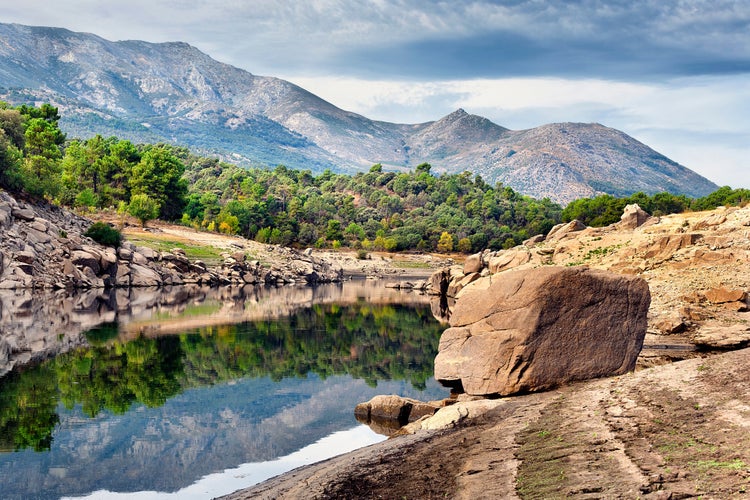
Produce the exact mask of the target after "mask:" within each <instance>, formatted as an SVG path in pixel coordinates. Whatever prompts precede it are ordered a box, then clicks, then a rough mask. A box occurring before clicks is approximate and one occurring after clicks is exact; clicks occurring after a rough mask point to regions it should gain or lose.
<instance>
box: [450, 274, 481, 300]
mask: <svg viewBox="0 0 750 500" xmlns="http://www.w3.org/2000/svg"><path fill="white" fill-rule="evenodd" d="M481 277H482V275H481V274H480V273H476V272H475V273H471V274H467V275H466V276H464V277H463V278H461V279H454V280H453V281H451V284H450V285H448V296H449V297H458V294H459V293H460V292H461V290H463V289H464V288H466V287H467V286H468V285H470V284H472V283H474V282H475V281H476V280H478V279H479V278H481Z"/></svg>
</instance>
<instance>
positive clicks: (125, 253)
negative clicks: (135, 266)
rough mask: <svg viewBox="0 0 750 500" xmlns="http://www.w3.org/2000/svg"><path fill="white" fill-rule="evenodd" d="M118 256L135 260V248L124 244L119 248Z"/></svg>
mask: <svg viewBox="0 0 750 500" xmlns="http://www.w3.org/2000/svg"><path fill="white" fill-rule="evenodd" d="M117 257H118V258H120V259H122V260H127V261H130V260H133V250H132V249H130V248H126V247H125V245H123V246H121V247H120V248H118V249H117Z"/></svg>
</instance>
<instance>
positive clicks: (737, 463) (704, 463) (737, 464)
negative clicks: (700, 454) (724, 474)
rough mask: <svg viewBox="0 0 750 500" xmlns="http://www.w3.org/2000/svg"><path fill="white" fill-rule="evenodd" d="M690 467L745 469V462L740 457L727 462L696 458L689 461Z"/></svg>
mask: <svg viewBox="0 0 750 500" xmlns="http://www.w3.org/2000/svg"><path fill="white" fill-rule="evenodd" d="M688 465H690V467H695V468H696V469H701V470H709V469H726V470H745V469H747V464H746V463H745V462H743V461H742V460H740V459H734V460H731V461H729V462H720V461H717V460H696V461H694V462H690V463H689V464H688Z"/></svg>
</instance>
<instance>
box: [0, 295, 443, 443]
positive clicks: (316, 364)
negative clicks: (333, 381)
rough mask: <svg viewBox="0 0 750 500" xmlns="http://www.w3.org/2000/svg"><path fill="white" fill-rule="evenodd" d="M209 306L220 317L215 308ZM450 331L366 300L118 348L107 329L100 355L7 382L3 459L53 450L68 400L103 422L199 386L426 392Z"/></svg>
mask: <svg viewBox="0 0 750 500" xmlns="http://www.w3.org/2000/svg"><path fill="white" fill-rule="evenodd" d="M200 307H201V308H205V309H206V310H208V311H213V309H212V308H213V306H212V305H210V304H205V305H202V306H200ZM198 312H199V311H198V310H197V309H189V310H188V311H187V314H188V315H193V314H197V313H198ZM202 312H205V311H202ZM441 331H442V327H441V325H440V324H439V323H438V322H437V321H435V319H434V318H433V317H432V315H431V313H430V311H429V308H428V307H421V308H411V307H405V306H399V305H381V306H375V305H371V304H368V303H365V302H364V301H362V302H360V303H358V304H355V305H352V306H339V305H316V306H314V307H312V308H309V309H305V310H303V311H300V312H299V313H297V314H296V315H294V316H290V317H287V318H282V319H278V320H273V321H271V320H269V321H255V322H248V323H244V324H239V325H225V326H211V327H205V328H201V329H198V330H195V331H192V332H189V333H184V334H182V335H174V336H168V337H159V338H155V339H152V338H144V337H141V338H138V339H135V340H132V341H129V342H125V343H123V342H120V341H118V340H117V333H118V332H117V325H116V324H109V325H103V326H101V327H99V328H96V329H94V330H92V331H90V332H88V333H87V334H86V336H87V338H88V339H89V342H90V343H91V345H92V347H91V348H88V349H80V350H76V351H72V352H69V353H66V354H63V355H61V356H58V357H57V358H55V359H52V360H48V361H45V362H43V363H42V364H40V365H38V366H35V367H31V368H28V369H26V370H23V371H22V372H13V373H11V374H9V375H8V376H6V377H3V378H2V379H0V451H10V450H19V449H23V448H33V449H35V450H44V449H49V446H50V444H51V442H52V432H53V430H54V427H55V425H56V424H57V422H58V421H59V417H58V415H57V408H58V402H59V403H62V404H63V405H64V406H65V407H67V408H73V407H74V406H76V405H80V406H81V408H82V409H83V413H84V414H85V415H87V416H89V417H92V418H93V417H96V416H97V415H98V414H99V413H100V412H102V411H108V412H112V413H115V414H122V413H124V412H127V411H128V410H129V409H130V408H131V406H132V405H133V404H143V405H146V406H149V407H157V406H160V405H163V404H164V403H165V402H166V401H167V399H169V398H170V397H172V396H174V395H176V394H178V393H180V392H182V391H183V390H185V389H188V388H192V387H200V386H205V385H212V384H217V383H222V382H228V381H231V380H234V379H238V378H243V377H266V376H268V377H271V378H272V379H274V380H281V379H282V378H285V377H305V376H307V374H308V373H315V374H317V375H318V376H320V377H323V378H325V377H329V376H332V375H342V374H349V375H351V376H352V377H355V378H360V379H364V380H365V381H367V383H368V384H370V385H372V386H376V385H377V383H378V380H406V381H409V382H410V383H411V384H412V385H413V386H414V387H416V388H418V389H424V388H425V384H426V381H427V379H428V378H431V377H432V367H433V365H432V362H433V359H434V357H435V355H436V354H437V346H438V341H439V338H440V333H441Z"/></svg>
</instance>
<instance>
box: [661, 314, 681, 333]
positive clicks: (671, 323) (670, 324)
mask: <svg viewBox="0 0 750 500" xmlns="http://www.w3.org/2000/svg"><path fill="white" fill-rule="evenodd" d="M654 327H655V328H656V329H657V330H659V332H660V333H661V334H662V335H674V334H676V333H682V332H684V331H685V330H686V329H687V325H686V324H685V321H684V320H683V319H682V318H681V317H679V316H672V317H668V318H663V319H660V320H659V321H657V322H656V323H655V324H654Z"/></svg>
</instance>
